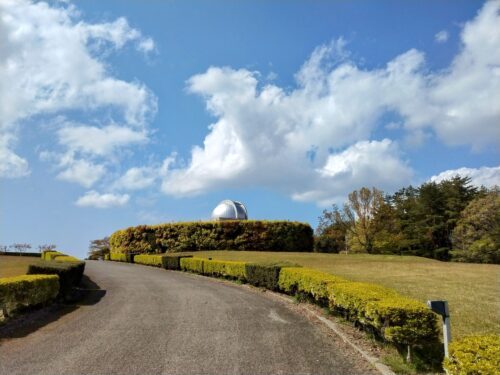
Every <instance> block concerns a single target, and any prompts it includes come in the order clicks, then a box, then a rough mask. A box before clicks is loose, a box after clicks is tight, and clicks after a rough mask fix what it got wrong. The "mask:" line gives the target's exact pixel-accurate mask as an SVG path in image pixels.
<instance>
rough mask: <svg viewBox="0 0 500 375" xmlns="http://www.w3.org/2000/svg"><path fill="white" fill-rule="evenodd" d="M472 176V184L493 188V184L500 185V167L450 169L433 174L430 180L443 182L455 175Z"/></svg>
mask: <svg viewBox="0 0 500 375" xmlns="http://www.w3.org/2000/svg"><path fill="white" fill-rule="evenodd" d="M457 175H458V176H460V177H470V179H471V183H472V185H476V186H486V187H488V188H491V187H493V186H495V185H496V186H500V167H481V168H465V167H463V168H458V169H450V170H447V171H444V172H441V173H440V174H438V175H436V176H432V177H431V178H430V181H433V182H441V181H443V180H449V179H451V178H453V177H455V176H457Z"/></svg>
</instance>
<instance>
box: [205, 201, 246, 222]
mask: <svg viewBox="0 0 500 375" xmlns="http://www.w3.org/2000/svg"><path fill="white" fill-rule="evenodd" d="M212 219H214V220H247V219H248V213H247V208H246V207H245V206H244V204H243V203H241V202H236V201H232V200H229V199H226V200H223V201H222V202H220V203H219V204H218V205H217V207H215V208H214V210H213V211H212Z"/></svg>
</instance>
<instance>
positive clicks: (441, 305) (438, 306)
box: [427, 300, 451, 358]
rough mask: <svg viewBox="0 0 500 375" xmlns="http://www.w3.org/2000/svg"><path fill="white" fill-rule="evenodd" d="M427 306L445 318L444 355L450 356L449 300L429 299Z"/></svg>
mask: <svg viewBox="0 0 500 375" xmlns="http://www.w3.org/2000/svg"><path fill="white" fill-rule="evenodd" d="M427 306H428V307H429V308H430V309H431V310H432V311H434V312H435V313H436V314H439V315H441V317H442V318H443V341H444V356H445V357H446V358H448V346H449V344H450V342H451V327H450V310H449V309H448V301H441V300H436V301H427Z"/></svg>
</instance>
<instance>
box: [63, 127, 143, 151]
mask: <svg viewBox="0 0 500 375" xmlns="http://www.w3.org/2000/svg"><path fill="white" fill-rule="evenodd" d="M57 135H58V138H59V143H60V144H62V145H64V146H66V147H67V148H68V149H69V150H70V151H73V152H82V153H84V154H92V155H98V156H106V155H109V154H110V153H112V152H113V151H114V150H115V149H116V148H119V147H123V146H128V145H130V144H134V143H144V142H146V141H147V134H146V133H145V132H144V131H143V130H141V131H137V130H134V129H131V128H127V127H123V126H116V125H109V126H105V127H102V128H98V127H95V126H65V127H63V128H61V129H59V130H58V132H57Z"/></svg>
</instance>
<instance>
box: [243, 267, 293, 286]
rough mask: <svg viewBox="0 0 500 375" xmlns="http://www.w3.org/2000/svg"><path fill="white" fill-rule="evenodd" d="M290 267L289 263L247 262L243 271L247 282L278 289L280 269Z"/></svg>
mask: <svg viewBox="0 0 500 375" xmlns="http://www.w3.org/2000/svg"><path fill="white" fill-rule="evenodd" d="M284 267H291V265H289V264H284V263H282V264H258V263H247V264H246V265H245V273H246V278H247V282H248V283H249V284H251V285H254V286H259V287H263V288H266V289H269V290H278V289H279V278H280V272H281V269H282V268H284Z"/></svg>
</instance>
